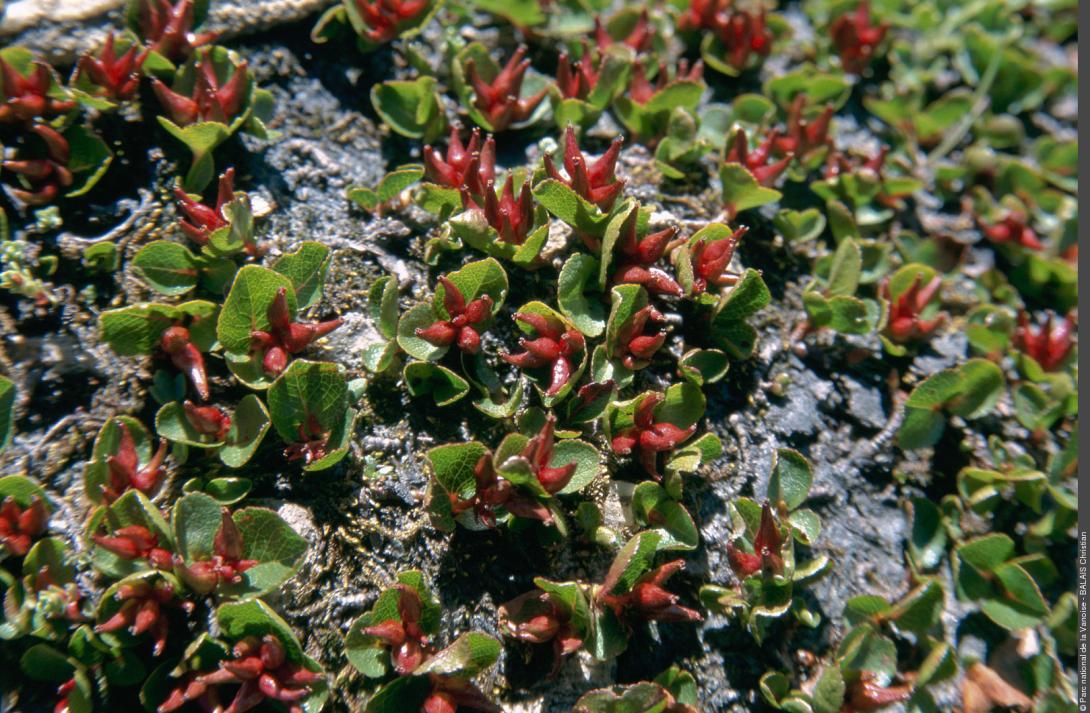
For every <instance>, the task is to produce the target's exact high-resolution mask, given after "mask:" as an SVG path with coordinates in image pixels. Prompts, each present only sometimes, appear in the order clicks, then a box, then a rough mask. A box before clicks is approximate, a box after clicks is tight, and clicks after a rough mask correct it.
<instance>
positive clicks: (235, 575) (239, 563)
mask: <svg viewBox="0 0 1090 713" xmlns="http://www.w3.org/2000/svg"><path fill="white" fill-rule="evenodd" d="M244 551H245V550H244V548H243V542H242V532H241V531H239V529H238V525H236V524H235V521H234V519H233V518H232V517H231V513H230V511H228V510H227V508H223V512H222V514H221V518H220V526H219V529H218V530H216V536H215V538H214V539H213V540H212V552H213V554H212V557H211V558H210V559H206V560H197V561H195V562H193V563H192V564H187V563H186V561H185V560H184V559H183V558H182V556H181V555H174V561H173V564H174V571H175V573H177V575H178V576H179V577H181V579H182V581H183V582H185V584H186V586H187V587H189V588H190V589H192V590H193V591H194V592H197V593H198V594H208V593H209V592H211V591H213V590H214V589H215V588H216V587H217V586H219V585H220V584H223V583H226V584H238V583H239V582H241V581H242V573H243V572H245V571H246V570H248V569H250V568H251V567H253V566H254V565H256V564H258V562H257V560H247V559H242V555H243V553H244Z"/></svg>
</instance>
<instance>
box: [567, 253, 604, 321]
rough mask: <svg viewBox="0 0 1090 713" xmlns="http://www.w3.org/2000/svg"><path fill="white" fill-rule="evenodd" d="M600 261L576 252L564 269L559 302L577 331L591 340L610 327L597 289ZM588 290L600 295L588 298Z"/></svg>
mask: <svg viewBox="0 0 1090 713" xmlns="http://www.w3.org/2000/svg"><path fill="white" fill-rule="evenodd" d="M597 277H598V260H597V259H596V258H594V257H592V256H590V255H587V254H585V253H575V254H574V255H572V256H571V257H569V258H568V259H567V260H566V261H565V262H564V266H563V267H562V268H561V269H560V277H559V278H558V280H557V294H556V300H557V304H558V306H559V307H560V312H561V313H563V315H564V316H565V317H567V318H568V319H570V320H571V322H572V324H574V325H575V328H576V329H578V330H579V331H580V332H582V333H583V334H584V335H586V336H588V337H597V336H599V335H601V334H602V332H603V331H604V330H605V327H606V320H605V308H604V307H603V305H602V302H601V299H596V298H595V297H599V296H600V292H599V291H598V289H597V287H598V285H597ZM588 289H589V290H590V291H591V292H592V293H597V294H595V295H594V296H592V297H591V298H589V299H588V296H587V292H588Z"/></svg>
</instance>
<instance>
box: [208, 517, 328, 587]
mask: <svg viewBox="0 0 1090 713" xmlns="http://www.w3.org/2000/svg"><path fill="white" fill-rule="evenodd" d="M232 519H234V521H235V524H236V525H237V526H238V529H239V532H240V533H241V534H242V547H243V559H248V560H257V562H258V564H256V565H254V566H253V567H250V568H249V569H247V570H246V571H245V572H243V573H242V575H241V576H242V581H241V582H239V583H238V584H229V583H221V585H220V586H219V588H218V591H219V592H220V593H222V594H224V595H226V596H230V597H237V598H242V597H251V596H260V595H262V594H264V593H266V592H270V591H272V590H273V589H276V588H277V587H278V586H280V585H281V584H282V583H283V582H285V581H286V580H287V579H288V578H289V577H291V576H292V575H293V574H295V570H296V568H297V567H298V566H299V563H300V562H301V561H302V559H303V555H305V554H306V551H307V541H306V540H304V539H303V538H302V537H301V536H300V535H299V534H298V533H297V532H296V531H295V530H293V529H292V528H291V526H290V525H288V523H286V522H284V520H283V519H281V517H280V516H279V515H277V514H276V513H275V512H274V511H272V510H269V509H266V508H257V507H251V508H243V509H241V510H239V511H237V512H236V513H234V515H232Z"/></svg>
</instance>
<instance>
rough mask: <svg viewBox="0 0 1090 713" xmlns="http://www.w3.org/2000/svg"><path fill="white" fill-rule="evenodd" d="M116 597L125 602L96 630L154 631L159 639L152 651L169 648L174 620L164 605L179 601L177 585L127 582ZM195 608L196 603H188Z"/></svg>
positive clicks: (155, 640) (161, 650)
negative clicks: (175, 595)
mask: <svg viewBox="0 0 1090 713" xmlns="http://www.w3.org/2000/svg"><path fill="white" fill-rule="evenodd" d="M114 597H115V599H117V600H118V601H120V602H122V604H121V608H120V609H118V610H117V612H116V613H115V614H114V615H113V616H112V617H110V618H109V619H107V620H106V621H104V622H103V623H101V624H99V625H98V626H96V627H95V632H96V633H100V634H101V633H109V632H114V631H121V630H123V629H125V630H128V631H129V633H131V634H132V635H133V636H141V635H142V634H146V633H150V634H151V635H152V639H153V641H154V642H155V643H154V646H153V647H152V655H153V656H159V655H161V654H162V653H163V651H164V650H165V649H166V643H167V632H168V630H169V628H170V620H169V619H168V618H167V615H166V612H165V611H164V607H165V606H166V605H167V604H169V603H171V602H174V601H175V598H174V587H173V586H171V584H170V583H169V582H166V581H164V580H161V579H160V580H158V581H156V582H155V583H154V584H152V583H150V582H148V581H147V580H141V581H138V582H135V583H132V584H125V585H122V586H121V587H119V588H118V590H117V593H116V594H115V595H114ZM182 606H183V607H184V608H187V609H189V608H192V604H189V606H188V607H186V606H185V605H182Z"/></svg>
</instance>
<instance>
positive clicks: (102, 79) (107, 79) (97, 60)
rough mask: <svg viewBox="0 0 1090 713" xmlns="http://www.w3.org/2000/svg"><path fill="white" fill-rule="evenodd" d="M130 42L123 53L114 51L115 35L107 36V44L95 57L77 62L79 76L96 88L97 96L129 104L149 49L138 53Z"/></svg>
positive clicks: (136, 87)
mask: <svg viewBox="0 0 1090 713" xmlns="http://www.w3.org/2000/svg"><path fill="white" fill-rule="evenodd" d="M139 50H140V46H139V45H138V44H137V43H136V42H133V43H132V45H130V46H129V49H128V50H126V51H125V53H124V54H122V55H118V53H117V51H116V50H115V49H114V33H112V32H111V33H110V34H108V35H106V42H105V43H104V44H103V45H102V50H101V51H100V52H99V54H98V57H95V56H94V55H90V54H85V55H83V56H82V57H80V60H79V64H78V67H79V73H80V74H81V75H86V77H87V78H88V79H89V80H90V81H91V83H92V84H94V85H95V86H96V87H98V95H99V96H102V97H105V98H107V99H112V100H114V101H128V100H129V99H132V98H133V96H134V95H135V94H136V90H137V89H138V88H139V87H140V67H142V66H143V64H144V60H146V59H147V58H148V52H149V50H144V51H143V52H140V51H139Z"/></svg>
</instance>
